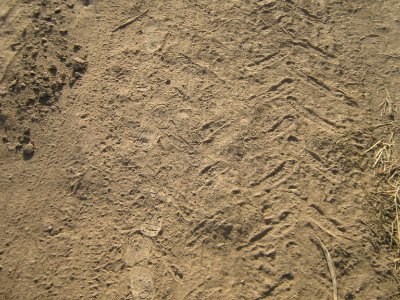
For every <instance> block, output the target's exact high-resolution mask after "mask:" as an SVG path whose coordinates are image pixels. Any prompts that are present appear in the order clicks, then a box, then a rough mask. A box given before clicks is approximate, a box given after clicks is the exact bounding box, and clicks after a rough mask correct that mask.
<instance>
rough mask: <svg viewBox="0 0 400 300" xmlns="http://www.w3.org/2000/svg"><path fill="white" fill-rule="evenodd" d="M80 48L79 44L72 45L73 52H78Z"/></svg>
mask: <svg viewBox="0 0 400 300" xmlns="http://www.w3.org/2000/svg"><path fill="white" fill-rule="evenodd" d="M81 48H82V46H81V45H79V44H75V45H74V52H78V51H79V50H81Z"/></svg>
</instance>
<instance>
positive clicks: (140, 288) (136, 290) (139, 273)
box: [130, 267, 154, 300]
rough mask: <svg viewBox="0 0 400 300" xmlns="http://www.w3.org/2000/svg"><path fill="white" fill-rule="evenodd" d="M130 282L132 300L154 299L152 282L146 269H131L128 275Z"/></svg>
mask: <svg viewBox="0 0 400 300" xmlns="http://www.w3.org/2000/svg"><path fill="white" fill-rule="evenodd" d="M130 281H131V292H132V296H133V299H135V300H136V299H137V300H142V299H143V300H152V299H154V282H153V278H152V276H151V274H150V271H149V270H148V269H146V268H142V267H135V268H133V269H132V270H131V274H130Z"/></svg>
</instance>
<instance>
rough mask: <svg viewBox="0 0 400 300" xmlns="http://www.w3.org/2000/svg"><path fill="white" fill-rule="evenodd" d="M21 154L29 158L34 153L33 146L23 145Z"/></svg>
mask: <svg viewBox="0 0 400 300" xmlns="http://www.w3.org/2000/svg"><path fill="white" fill-rule="evenodd" d="M22 152H23V154H24V156H31V155H33V153H34V152H35V147H34V146H33V144H32V143H28V144H25V145H24V147H23V149H22Z"/></svg>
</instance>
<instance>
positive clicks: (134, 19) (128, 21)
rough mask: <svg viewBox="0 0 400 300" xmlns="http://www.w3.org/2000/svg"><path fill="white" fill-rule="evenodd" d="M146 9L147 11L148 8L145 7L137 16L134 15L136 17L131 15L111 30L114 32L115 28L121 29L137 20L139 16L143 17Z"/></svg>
mask: <svg viewBox="0 0 400 300" xmlns="http://www.w3.org/2000/svg"><path fill="white" fill-rule="evenodd" d="M148 11H149V10H148V9H146V10H145V11H144V12H142V13H141V14H140V15H138V16H136V17H133V18H130V19H129V20H127V21H126V22H124V23H122V24H120V25H118V26H117V28H115V29H114V30H113V31H112V32H116V31H117V30H120V29H122V28H124V27H126V26H128V25H129V24H132V23H133V22H135V21H137V20H139V19H140V18H141V17H143V16H144V15H145V14H147V12H148Z"/></svg>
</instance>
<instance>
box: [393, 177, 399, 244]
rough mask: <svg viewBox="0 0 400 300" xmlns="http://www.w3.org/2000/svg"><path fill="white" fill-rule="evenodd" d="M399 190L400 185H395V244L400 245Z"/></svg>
mask: <svg viewBox="0 0 400 300" xmlns="http://www.w3.org/2000/svg"><path fill="white" fill-rule="evenodd" d="M399 190H400V186H399V184H398V185H397V187H396V191H395V194H394V197H393V201H394V207H395V213H396V216H395V223H396V227H397V228H396V229H397V244H398V245H400V222H399V207H398V199H399Z"/></svg>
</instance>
